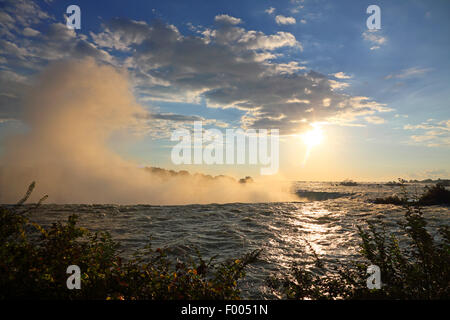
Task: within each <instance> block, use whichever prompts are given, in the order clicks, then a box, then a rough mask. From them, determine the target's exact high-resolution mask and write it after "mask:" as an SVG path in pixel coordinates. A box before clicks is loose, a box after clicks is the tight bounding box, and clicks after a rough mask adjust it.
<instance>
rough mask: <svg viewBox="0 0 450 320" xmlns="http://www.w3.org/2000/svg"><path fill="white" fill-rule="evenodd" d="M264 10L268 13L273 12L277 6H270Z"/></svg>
mask: <svg viewBox="0 0 450 320" xmlns="http://www.w3.org/2000/svg"><path fill="white" fill-rule="evenodd" d="M264 12H266V13H268V14H272V13H274V12H275V8H274V7H270V8H269V9H266V10H264Z"/></svg>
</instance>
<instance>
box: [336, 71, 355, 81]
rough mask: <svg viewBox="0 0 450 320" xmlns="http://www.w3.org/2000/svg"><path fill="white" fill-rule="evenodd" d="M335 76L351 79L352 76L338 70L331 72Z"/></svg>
mask: <svg viewBox="0 0 450 320" xmlns="http://www.w3.org/2000/svg"><path fill="white" fill-rule="evenodd" d="M331 75H332V76H333V77H335V78H337V79H351V76H349V75H347V74H345V73H344V72H342V71H341V72H336V73H333V74H331Z"/></svg>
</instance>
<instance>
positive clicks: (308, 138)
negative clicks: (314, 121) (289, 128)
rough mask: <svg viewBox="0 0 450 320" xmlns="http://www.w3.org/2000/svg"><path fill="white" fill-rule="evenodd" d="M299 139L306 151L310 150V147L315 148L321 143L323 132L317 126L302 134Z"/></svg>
mask: <svg viewBox="0 0 450 320" xmlns="http://www.w3.org/2000/svg"><path fill="white" fill-rule="evenodd" d="M301 138H302V140H303V142H304V143H305V144H306V146H307V147H308V149H311V148H312V147H315V146H317V145H319V144H321V143H322V141H323V130H322V128H320V127H319V126H314V129H312V130H310V131H308V132H305V133H304V134H302V135H301Z"/></svg>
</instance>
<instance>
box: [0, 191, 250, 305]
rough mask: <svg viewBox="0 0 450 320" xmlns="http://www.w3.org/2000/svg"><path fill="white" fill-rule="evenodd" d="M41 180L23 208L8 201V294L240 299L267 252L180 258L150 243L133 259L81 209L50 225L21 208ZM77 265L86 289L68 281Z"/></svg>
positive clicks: (2, 259) (2, 220) (2, 228)
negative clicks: (242, 284)
mask: <svg viewBox="0 0 450 320" xmlns="http://www.w3.org/2000/svg"><path fill="white" fill-rule="evenodd" d="M33 188H34V183H33V184H31V185H30V187H29V190H28V192H27V194H26V196H25V197H24V198H23V199H22V200H21V201H20V202H19V203H18V206H17V208H16V210H7V209H5V208H0V242H1V245H0V299H11V298H14V299H17V298H20V299H121V300H122V299H127V300H128V299H131V300H134V299H161V300H168V299H239V297H240V291H239V289H238V287H237V282H238V281H239V279H241V278H243V277H244V276H245V268H246V266H247V265H248V264H249V263H251V262H253V261H255V260H256V259H257V256H258V254H259V252H258V251H255V252H252V253H249V254H247V255H245V256H244V257H242V258H240V259H234V260H229V261H227V262H224V263H215V262H214V259H210V260H209V261H204V260H203V259H202V257H201V256H200V254H198V256H197V257H196V258H188V259H186V260H187V261H185V262H177V263H174V262H173V261H172V260H171V259H169V258H168V256H167V251H166V250H162V249H156V250H153V249H152V248H151V247H150V246H148V247H146V248H145V249H144V250H141V251H137V252H136V253H135V254H134V258H133V259H131V260H128V261H125V260H123V259H122V258H121V257H120V256H119V253H118V243H116V242H114V241H113V240H112V239H111V237H110V235H109V234H108V233H107V232H101V233H91V232H89V231H88V230H86V229H84V228H80V227H78V226H77V225H76V222H77V216H76V215H72V216H70V217H69V219H68V222H67V224H61V223H59V222H58V223H54V224H53V225H52V226H51V227H49V228H43V227H42V226H40V225H38V224H36V223H33V222H30V221H29V218H28V217H27V216H28V214H29V210H25V211H22V212H20V209H21V208H23V207H22V204H23V203H24V202H25V201H26V200H27V199H28V197H29V195H30V194H31V192H32V190H33ZM69 265H77V266H79V267H80V269H81V279H82V280H81V283H82V289H81V290H68V289H67V287H66V280H67V278H68V277H69V276H70V275H69V274H66V270H67V267H68V266H69Z"/></svg>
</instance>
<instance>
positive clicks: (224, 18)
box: [214, 14, 242, 25]
mask: <svg viewBox="0 0 450 320" xmlns="http://www.w3.org/2000/svg"><path fill="white" fill-rule="evenodd" d="M214 20H215V21H216V22H222V23H229V24H233V25H236V24H241V23H242V20H241V19H239V18H235V17H232V16H229V15H227V14H221V15H217V16H216V17H215V18H214Z"/></svg>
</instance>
